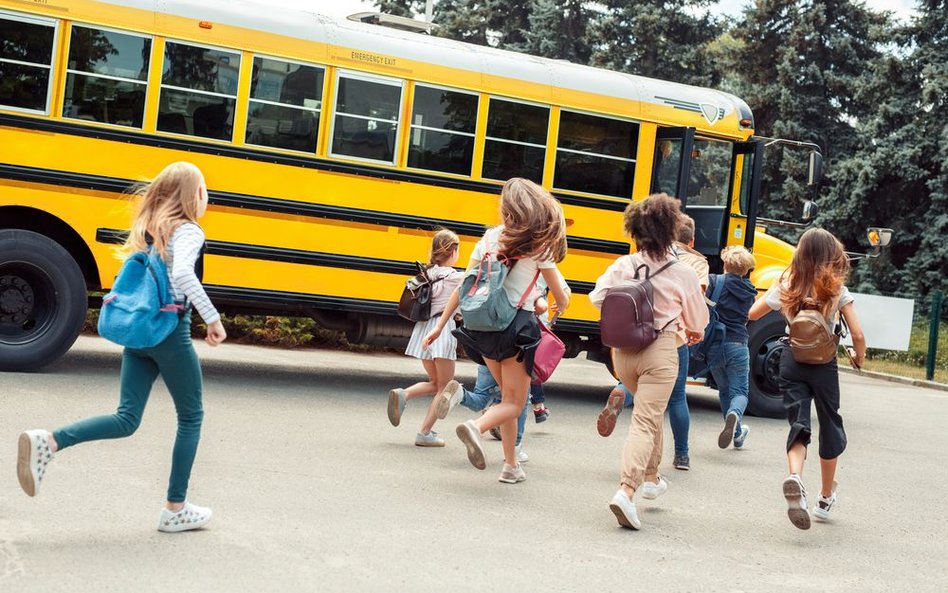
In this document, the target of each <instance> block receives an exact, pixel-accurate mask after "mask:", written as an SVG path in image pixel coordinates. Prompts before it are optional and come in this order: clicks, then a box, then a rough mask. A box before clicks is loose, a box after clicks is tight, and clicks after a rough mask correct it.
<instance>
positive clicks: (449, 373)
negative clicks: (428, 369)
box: [421, 358, 454, 434]
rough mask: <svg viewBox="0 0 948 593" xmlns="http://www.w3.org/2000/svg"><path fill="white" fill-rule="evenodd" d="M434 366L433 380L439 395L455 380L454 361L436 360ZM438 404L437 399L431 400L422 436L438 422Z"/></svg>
mask: <svg viewBox="0 0 948 593" xmlns="http://www.w3.org/2000/svg"><path fill="white" fill-rule="evenodd" d="M434 366H435V376H434V377H433V379H434V381H435V387H436V390H435V394H438V393H441V391H442V390H443V389H444V386H445V385H447V384H448V381H450V380H451V379H453V378H454V361H453V360H451V359H450V358H436V359H434ZM436 404H437V398H431V403H430V404H429V405H428V413H427V414H425V419H424V421H423V422H422V423H421V434H428V433H429V432H431V427H433V426H434V424H435V422H437V421H438V413H437V405H436Z"/></svg>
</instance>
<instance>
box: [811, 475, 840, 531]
mask: <svg viewBox="0 0 948 593" xmlns="http://www.w3.org/2000/svg"><path fill="white" fill-rule="evenodd" d="M838 488H839V484H837V483H836V480H833V492H832V493H830V495H829V496H823V495H822V494H821V495H820V500H819V501H818V502H817V503H816V508H814V509H813V516H814V517H816V518H817V519H821V520H823V521H829V518H830V511H831V510H832V509H833V505H835V504H836V490H837V489H838Z"/></svg>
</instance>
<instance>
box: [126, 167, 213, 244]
mask: <svg viewBox="0 0 948 593" xmlns="http://www.w3.org/2000/svg"><path fill="white" fill-rule="evenodd" d="M203 182H204V175H202V174H201V170H200V169H198V168H197V167H196V166H194V165H192V164H191V163H187V162H184V161H178V162H176V163H171V164H170V165H168V166H167V167H165V168H164V169H162V170H161V173H158V175H157V176H156V177H155V178H154V179H153V180H152V181H151V182H150V183H148V184H146V185H145V186H143V187H141V188H139V189H138V190H137V191H136V192H135V194H136V195H137V196H138V198H139V204H138V211H137V212H136V214H135V219H134V221H133V222H132V229H131V230H130V231H129V233H128V239H127V240H126V241H125V245H124V246H123V249H122V251H124V252H125V254H126V255H127V254H129V253H134V252H136V251H144V250H146V249H147V248H148V238H150V239H151V244H152V245H153V246H154V247H155V249H157V250H158V253H160V254H161V257H162V259H166V260H167V248H168V241H169V240H170V239H171V235H172V234H173V233H174V231H175V229H177V228H178V226H180V225H181V223H184V222H195V221H196V220H197V212H198V203H199V200H200V196H201V193H200V192H201V184H202V183H203Z"/></svg>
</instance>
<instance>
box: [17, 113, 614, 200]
mask: <svg viewBox="0 0 948 593" xmlns="http://www.w3.org/2000/svg"><path fill="white" fill-rule="evenodd" d="M0 126H10V127H16V128H23V129H27V130H39V131H43V132H52V133H58V134H68V135H72V136H84V137H88V138H96V139H100V140H111V141H114V142H125V143H127V144H139V145H142V146H154V147H158V148H170V149H173V150H184V151H188V152H197V153H201V154H210V155H214V156H223V157H230V158H238V159H245V160H252V161H260V162H265V163H274V164H277V165H291V166H294V167H302V168H307V169H317V170H320V171H330V172H334V173H348V174H351V175H360V176H363V177H374V178H378V179H391V180H394V181H405V182H409V183H420V184H424V185H432V186H435V187H446V188H451V189H461V190H467V191H475V192H480V193H488V194H494V195H497V194H499V193H500V186H499V185H495V184H492V183H486V182H482V181H473V180H466V179H449V178H445V177H438V176H436V175H428V174H425V173H417V172H414V171H393V170H389V169H379V168H376V167H372V166H370V165H360V164H353V163H340V162H336V161H328V160H325V159H321V158H317V157H315V156H312V157H302V156H292V155H285V154H278V153H272V152H266V151H263V150H257V149H253V148H246V147H242V146H231V145H218V144H207V143H204V142H200V141H193V140H188V139H185V138H168V137H163V136H153V135H150V134H146V133H144V132H131V131H128V130H112V129H108V128H99V127H93V126H85V125H82V124H75V123H71V122H65V121H58V120H50V119H39V118H33V117H24V116H19V115H9V114H0ZM553 195H554V196H556V199H557V200H559V201H560V202H562V203H563V204H569V205H571V206H583V207H586V208H597V209H599V210H611V211H614V212H622V211H623V210H625V207H626V206H627V205H628V201H627V200H626V201H615V200H608V199H600V198H589V197H583V196H572V195H566V194H560V193H556V192H554V193H553Z"/></svg>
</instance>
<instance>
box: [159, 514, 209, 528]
mask: <svg viewBox="0 0 948 593" xmlns="http://www.w3.org/2000/svg"><path fill="white" fill-rule="evenodd" d="M213 516H214V514H213V513H211V514H209V515H208V516H207V519H205V520H204V521H202V522H200V523H188V524H186V525H172V526H168V527H162V526H161V525H159V526H158V531H160V532H162V533H181V532H182V531H193V530H195V529H201V528H202V527H204V526H205V525H207V524H208V523H210V521H211V517H213Z"/></svg>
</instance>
